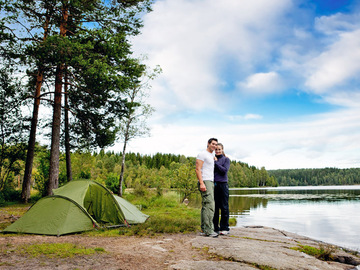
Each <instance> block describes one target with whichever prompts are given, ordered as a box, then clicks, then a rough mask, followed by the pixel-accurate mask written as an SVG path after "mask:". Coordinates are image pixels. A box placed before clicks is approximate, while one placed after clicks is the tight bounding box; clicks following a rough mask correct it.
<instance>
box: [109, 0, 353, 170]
mask: <svg viewBox="0 0 360 270" xmlns="http://www.w3.org/2000/svg"><path fill="white" fill-rule="evenodd" d="M133 49H134V51H135V53H136V54H137V55H146V56H147V57H148V60H147V64H148V65H150V66H152V67H155V66H156V65H160V66H161V68H162V70H163V72H162V74H161V75H160V76H158V77H157V79H156V80H154V81H153V82H152V89H151V93H150V97H149V99H148V102H149V103H150V104H151V105H152V106H153V107H154V108H155V110H156V112H155V113H154V114H153V115H152V117H151V118H150V119H149V122H148V125H149V127H150V128H151V136H150V137H147V138H137V139H133V140H132V141H131V142H130V144H129V148H128V150H129V151H132V152H140V153H143V154H155V153H157V152H161V153H173V154H184V155H186V156H196V155H197V153H198V152H199V151H201V150H202V149H204V148H205V147H206V141H207V139H208V138H210V137H217V138H218V139H219V141H220V142H222V143H223V144H224V146H225V152H226V153H227V155H228V156H229V157H230V158H231V159H233V160H237V161H242V162H246V163H248V164H249V165H254V166H256V167H259V168H260V167H263V166H264V167H265V168H266V169H285V168H323V167H337V168H351V167H360V85H359V80H360V76H359V73H360V1H352V0H344V1H341V0H337V1H325V0H324V1H303V0H293V1H291V0H272V1H268V0H252V1H245V0H221V1H219V0H159V1H156V2H155V4H154V6H153V12H151V13H149V14H147V15H145V17H144V28H143V29H142V34H141V35H139V36H137V37H136V38H135V39H134V40H133ZM116 149H119V151H120V149H121V146H120V145H117V146H116Z"/></svg>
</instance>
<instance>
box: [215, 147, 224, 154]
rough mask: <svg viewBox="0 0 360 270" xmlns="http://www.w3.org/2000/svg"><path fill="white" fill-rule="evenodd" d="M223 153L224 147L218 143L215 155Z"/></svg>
mask: <svg viewBox="0 0 360 270" xmlns="http://www.w3.org/2000/svg"><path fill="white" fill-rule="evenodd" d="M222 154H223V149H222V147H221V146H220V145H217V146H216V148H215V155H222Z"/></svg>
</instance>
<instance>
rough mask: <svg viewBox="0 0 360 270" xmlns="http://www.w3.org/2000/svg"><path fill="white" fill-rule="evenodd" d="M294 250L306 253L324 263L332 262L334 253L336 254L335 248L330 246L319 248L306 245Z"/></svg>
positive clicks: (320, 246)
mask: <svg viewBox="0 0 360 270" xmlns="http://www.w3.org/2000/svg"><path fill="white" fill-rule="evenodd" d="M292 249H294V250H298V251H300V252H304V253H306V254H308V255H311V256H314V257H316V258H318V259H320V260H323V261H332V260H333V256H332V253H334V252H335V247H333V246H330V245H326V246H324V245H319V248H316V247H312V246H306V245H299V246H298V247H293V248H292Z"/></svg>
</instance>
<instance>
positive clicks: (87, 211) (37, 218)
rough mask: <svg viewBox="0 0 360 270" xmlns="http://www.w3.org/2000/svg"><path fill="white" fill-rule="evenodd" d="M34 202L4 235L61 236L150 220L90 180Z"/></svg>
mask: <svg viewBox="0 0 360 270" xmlns="http://www.w3.org/2000/svg"><path fill="white" fill-rule="evenodd" d="M53 192H54V195H53V196H47V197H44V198H42V199H40V200H39V201H38V202H37V203H35V204H34V205H33V206H32V207H31V208H30V209H29V210H28V211H27V212H26V213H25V214H24V215H23V216H22V217H21V218H19V219H18V220H17V221H16V222H14V223H13V224H11V225H10V226H8V227H7V228H6V229H5V230H4V231H3V232H17V233H33V234H45V235H63V234H69V233H76V232H82V231H88V230H92V229H93V228H95V227H99V226H100V225H99V224H101V225H104V226H105V227H110V226H123V225H127V224H137V223H143V222H145V221H146V220H147V218H148V217H149V216H148V215H145V214H143V213H142V212H141V211H140V210H138V209H137V207H136V206H134V205H133V204H131V203H130V202H128V201H126V200H125V199H123V198H121V197H118V196H116V195H113V194H111V192H110V191H109V190H108V189H107V188H105V187H104V186H102V185H101V184H99V183H97V182H94V181H90V180H76V181H71V182H69V183H68V184H66V185H64V186H63V187H61V188H58V189H55V190H53Z"/></svg>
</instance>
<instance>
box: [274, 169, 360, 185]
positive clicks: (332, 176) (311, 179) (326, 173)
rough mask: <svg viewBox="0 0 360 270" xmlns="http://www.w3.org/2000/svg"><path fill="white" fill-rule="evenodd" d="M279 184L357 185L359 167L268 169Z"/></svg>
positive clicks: (359, 179) (359, 178) (358, 181)
mask: <svg viewBox="0 0 360 270" xmlns="http://www.w3.org/2000/svg"><path fill="white" fill-rule="evenodd" d="M268 173H269V175H271V176H272V177H274V178H275V179H276V180H277V182H278V183H279V185H280V186H308V185H311V186H321V185H358V184H360V168H349V169H338V168H323V169H286V170H269V171H268Z"/></svg>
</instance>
